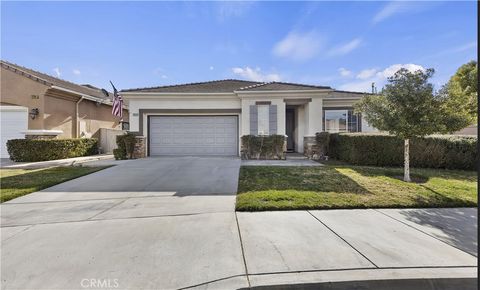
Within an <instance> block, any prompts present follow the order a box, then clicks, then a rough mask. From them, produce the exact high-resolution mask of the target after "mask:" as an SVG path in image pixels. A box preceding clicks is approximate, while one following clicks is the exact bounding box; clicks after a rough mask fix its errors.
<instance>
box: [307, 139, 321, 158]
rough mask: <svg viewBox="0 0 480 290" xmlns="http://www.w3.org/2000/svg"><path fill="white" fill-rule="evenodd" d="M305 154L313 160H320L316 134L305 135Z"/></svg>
mask: <svg viewBox="0 0 480 290" xmlns="http://www.w3.org/2000/svg"><path fill="white" fill-rule="evenodd" d="M303 155H305V156H307V157H308V159H313V160H319V159H320V158H321V152H320V148H318V145H317V140H316V138H315V136H305V137H303Z"/></svg>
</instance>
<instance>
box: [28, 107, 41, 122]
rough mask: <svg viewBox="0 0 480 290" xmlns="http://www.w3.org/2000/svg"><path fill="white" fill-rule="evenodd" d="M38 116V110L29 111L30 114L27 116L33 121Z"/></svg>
mask: <svg viewBox="0 0 480 290" xmlns="http://www.w3.org/2000/svg"><path fill="white" fill-rule="evenodd" d="M38 114H39V110H38V108H33V109H31V110H30V112H29V113H28V115H30V118H31V119H32V120H35V118H36V117H37V116H38Z"/></svg>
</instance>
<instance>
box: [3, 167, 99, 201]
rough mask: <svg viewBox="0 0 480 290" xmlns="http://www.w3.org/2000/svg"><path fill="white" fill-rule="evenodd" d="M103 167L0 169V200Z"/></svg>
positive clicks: (40, 188)
mask: <svg viewBox="0 0 480 290" xmlns="http://www.w3.org/2000/svg"><path fill="white" fill-rule="evenodd" d="M104 168H106V167H105V166H103V167H79V166H69V167H51V168H43V169H0V201H1V202H5V201H8V200H11V199H14V198H16V197H19V196H22V195H25V194H29V193H32V192H35V191H39V190H42V189H44V188H47V187H50V186H53V185H55V184H58V183H62V182H65V181H67V180H70V179H74V178H77V177H80V176H83V175H87V174H90V173H93V172H96V171H99V170H102V169H104Z"/></svg>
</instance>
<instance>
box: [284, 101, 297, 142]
mask: <svg viewBox="0 0 480 290" xmlns="http://www.w3.org/2000/svg"><path fill="white" fill-rule="evenodd" d="M285 121H286V124H285V131H286V134H287V136H288V137H287V151H295V137H294V136H293V134H294V130H295V110H293V109H287V110H286V112H285Z"/></svg>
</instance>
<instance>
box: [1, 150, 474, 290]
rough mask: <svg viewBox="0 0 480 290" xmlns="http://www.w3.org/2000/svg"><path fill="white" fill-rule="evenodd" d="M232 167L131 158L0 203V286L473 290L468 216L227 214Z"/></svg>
mask: <svg viewBox="0 0 480 290" xmlns="http://www.w3.org/2000/svg"><path fill="white" fill-rule="evenodd" d="M239 166H240V160H238V159H230V158H196V157H178V158H147V159H141V160H134V161H129V162H125V163H122V164H120V165H118V166H116V167H112V168H109V169H106V170H103V171H100V172H98V173H94V174H91V175H88V176H84V177H81V178H78V179H76V180H72V181H69V182H66V183H64V184H61V185H58V186H55V187H52V188H49V189H46V190H44V191H41V192H37V193H33V194H30V195H27V196H24V197H22V198H18V199H15V200H12V201H9V202H7V203H4V204H2V206H1V209H2V213H1V215H2V231H1V233H2V236H1V239H2V247H1V250H2V251H1V264H2V273H1V279H2V289H106V288H107V289H178V288H195V289H207V288H208V289H239V288H248V287H259V288H262V287H270V286H272V285H284V286H282V287H284V288H285V289H289V288H288V287H287V286H286V285H288V286H289V287H290V286H292V285H293V286H296V287H303V288H304V289H322V288H320V287H321V285H326V286H328V287H331V288H328V289H352V288H353V289H357V288H361V289H371V288H369V287H374V288H375V289H425V287H430V288H427V289H433V288H431V287H433V286H435V287H436V288H435V289H475V287H476V285H475V282H476V269H477V268H476V267H477V258H476V257H477V210H476V209H473V208H465V209H463V208H461V209H379V210H373V209H368V210H322V211H289V212H258V213H247V212H240V213H235V212H234V203H235V192H236V189H237V179H238V171H239ZM439 278H442V279H445V278H449V279H448V280H447V281H445V280H442V279H439ZM365 280H367V281H369V282H368V283H370V284H367V285H365V284H362V283H363V282H362V281H365ZM359 281H360V282H359ZM399 281H401V282H399ZM321 282H329V284H318V283H321ZM332 283H333V284H332ZM335 283H337V284H335ZM338 283H340V284H338ZM372 283H377V284H372ZM382 283H383V284H382ZM409 283H410V284H409ZM422 283H423V284H422ZM372 285H373V286H372ZM422 285H424V286H425V287H423V288H419V287H420V286H422ZM432 285H433V286H432ZM293 286H292V287H293ZM326 286H325V287H326ZM394 286H395V287H396V288H395V287H394ZM309 287H310V288H309ZM303 288H302V289H303Z"/></svg>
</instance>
